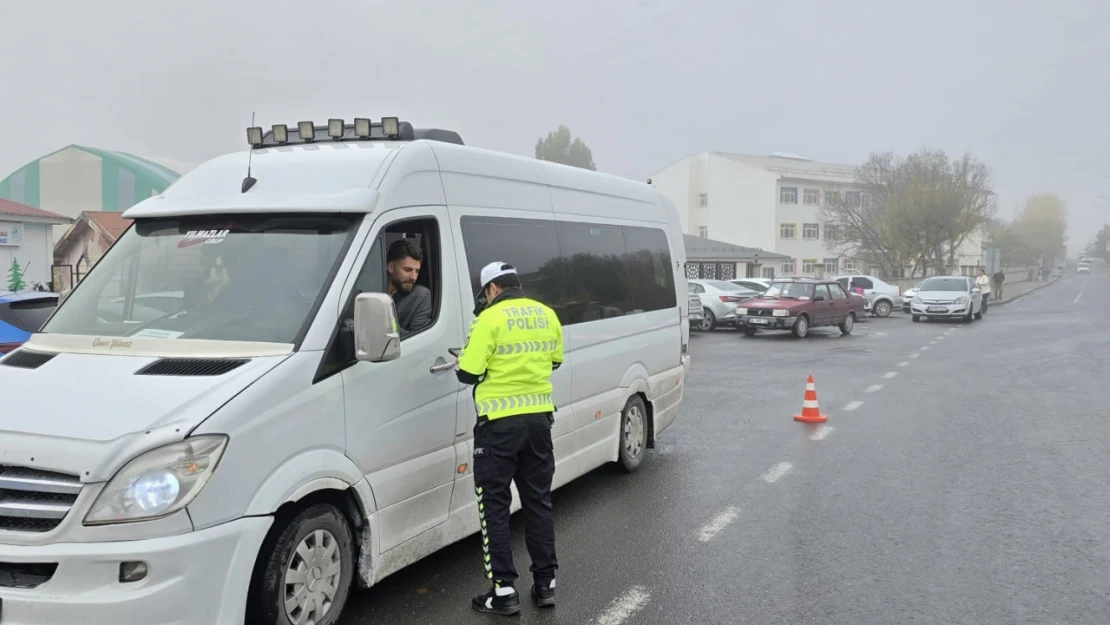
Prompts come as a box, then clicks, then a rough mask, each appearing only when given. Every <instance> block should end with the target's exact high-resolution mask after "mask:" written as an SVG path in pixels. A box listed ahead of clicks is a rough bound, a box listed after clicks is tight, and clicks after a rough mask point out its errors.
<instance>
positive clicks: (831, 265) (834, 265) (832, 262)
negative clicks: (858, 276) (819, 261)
mask: <svg viewBox="0 0 1110 625" xmlns="http://www.w3.org/2000/svg"><path fill="white" fill-rule="evenodd" d="M839 269H840V263H839V262H838V261H837V259H835V258H826V259H825V273H827V274H829V275H830V276H831V275H835V274H836V272H837V271H839Z"/></svg>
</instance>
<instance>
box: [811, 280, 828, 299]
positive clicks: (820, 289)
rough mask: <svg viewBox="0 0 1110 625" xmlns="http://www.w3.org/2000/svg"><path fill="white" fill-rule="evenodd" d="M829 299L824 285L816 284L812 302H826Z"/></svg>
mask: <svg viewBox="0 0 1110 625" xmlns="http://www.w3.org/2000/svg"><path fill="white" fill-rule="evenodd" d="M828 299H829V289H828V287H826V286H825V285H824V284H818V285H817V288H816V290H815V291H814V292H813V300H814V301H826V300H828Z"/></svg>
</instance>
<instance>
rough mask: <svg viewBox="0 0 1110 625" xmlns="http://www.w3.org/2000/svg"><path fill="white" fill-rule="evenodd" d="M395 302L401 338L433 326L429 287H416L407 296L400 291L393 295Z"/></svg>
mask: <svg viewBox="0 0 1110 625" xmlns="http://www.w3.org/2000/svg"><path fill="white" fill-rule="evenodd" d="M393 302H394V303H395V304H396V305H397V325H399V326H401V338H405V337H406V336H408V335H410V334H415V333H416V332H419V331H421V330H423V329H424V328H426V327H428V326H430V325H432V292H431V291H430V290H428V287H425V286H420V285H419V284H417V285H414V286H413V287H412V291H409V293H408V294H407V295H406V294H404V293H401V292H400V291H398V292H396V293H394V294H393Z"/></svg>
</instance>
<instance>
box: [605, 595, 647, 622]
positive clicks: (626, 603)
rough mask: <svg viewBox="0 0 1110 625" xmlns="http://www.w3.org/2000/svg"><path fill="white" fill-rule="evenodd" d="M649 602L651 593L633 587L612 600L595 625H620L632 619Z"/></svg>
mask: <svg viewBox="0 0 1110 625" xmlns="http://www.w3.org/2000/svg"><path fill="white" fill-rule="evenodd" d="M648 601H651V593H650V592H648V589H647V588H644V587H643V586H633V587H632V588H629V589H628V590H626V591H625V592H624V594H623V595H621V596H619V597H617V598H616V599H613V602H612V603H610V604H609V607H607V608H605V611H604V612H602V613H601V614H600V615H598V617H597V625H621V624H622V623H624V622H625V621H627V620H628V619H630V618H632V616H633V615H635V614H636V613H637V612H639V611H640V610H643V609H644V606H646V605H647V604H648Z"/></svg>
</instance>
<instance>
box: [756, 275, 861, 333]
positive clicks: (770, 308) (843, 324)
mask: <svg viewBox="0 0 1110 625" xmlns="http://www.w3.org/2000/svg"><path fill="white" fill-rule="evenodd" d="M736 313H737V316H738V318H739V320H740V329H741V330H742V331H743V332H744V334H746V335H748V336H753V335H755V334H756V333H757V332H759V331H760V330H790V331H791V332H793V333H794V336H796V337H798V338H805V337H806V336H807V335H808V334H809V329H810V328H813V327H817V326H840V332H841V333H842V334H851V333H852V328H854V327H855V325H856V319H858V318H859V317H860V316H861V315H863V298H862V297H860V296H859V295H852V294H850V293H848V291H847V289H845V288H844V287H843V286H841V284H840V283H839V282H836V281H834V280H809V279H803V278H796V279H782V280H773V281H772V282H771V285H770V287H768V289H767V290H766V291H764V292H763V294H761V295H760V296H759V297H757V298H756V299H754V300H751V301H748V302H745V303H744V304H743V305H742V306H741V307H739V308H738V309H737V311H736Z"/></svg>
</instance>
